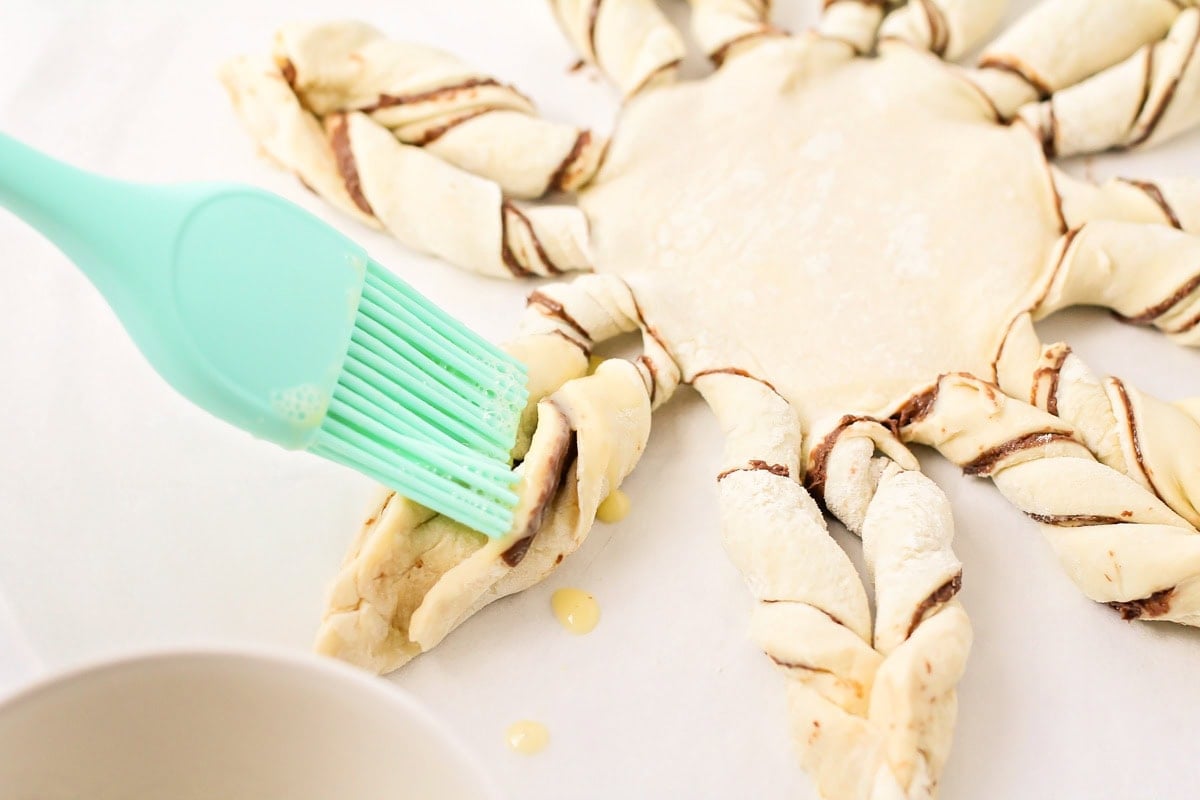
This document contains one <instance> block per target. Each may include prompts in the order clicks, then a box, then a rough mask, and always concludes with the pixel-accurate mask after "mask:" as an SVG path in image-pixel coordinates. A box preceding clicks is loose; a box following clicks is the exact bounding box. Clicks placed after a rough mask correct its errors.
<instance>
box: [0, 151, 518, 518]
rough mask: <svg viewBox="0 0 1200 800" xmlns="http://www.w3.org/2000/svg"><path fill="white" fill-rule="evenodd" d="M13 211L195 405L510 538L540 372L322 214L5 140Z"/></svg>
mask: <svg viewBox="0 0 1200 800" xmlns="http://www.w3.org/2000/svg"><path fill="white" fill-rule="evenodd" d="M0 205H3V206H5V207H7V208H9V209H10V210H12V211H14V212H15V213H16V214H17V215H18V216H20V217H21V218H23V219H24V220H25V221H27V222H28V223H30V224H31V225H33V226H34V227H35V228H37V229H38V230H39V231H41V232H42V233H43V234H44V235H45V236H47V237H48V238H49V239H50V240H51V241H53V242H54V243H55V244H56V245H58V247H59V248H60V249H61V250H62V251H63V252H64V253H65V254H66V255H67V256H68V257H69V258H70V259H71V260H72V261H74V262H75V264H76V265H78V266H79V268H80V269H81V270H83V272H84V273H85V274H86V275H87V276H88V278H90V279H91V281H92V283H93V284H95V286H96V288H97V289H99V290H100V292H101V294H103V296H104V298H105V299H106V300H107V301H108V303H109V304H110V305H111V306H112V308H113V310H114V311H115V312H116V313H117V316H118V317H119V318H120V319H121V322H122V323H123V324H124V325H125V328H126V329H127V330H128V331H129V334H130V336H132V338H133V340H134V342H135V343H136V344H137V346H138V347H139V348H140V349H141V351H142V353H143V354H144V355H145V356H146V358H147V359H148V360H149V361H150V363H151V364H152V365H153V366H154V368H155V369H156V370H157V371H158V372H159V373H160V374H161V375H162V376H163V377H164V378H165V379H166V380H167V381H168V382H169V383H170V384H171V385H172V386H174V387H175V388H176V389H177V390H178V391H179V392H180V393H182V394H183V395H184V396H185V397H187V398H188V399H190V400H191V401H193V402H194V403H196V404H197V405H199V406H201V407H202V408H204V409H207V410H208V411H210V412H211V413H213V414H215V415H216V416H218V417H220V418H221V419H224V420H226V421H228V422H231V423H233V424H234V425H236V426H238V427H239V428H242V429H243V430H246V431H248V432H250V433H252V434H254V435H255V436H258V437H260V438H263V439H267V440H269V441H272V442H275V443H276V444H279V445H282V446H283V447H286V448H289V449H293V450H307V451H309V452H311V453H316V454H317V455H320V456H324V457H325V458H328V459H331V460H333V461H336V462H339V463H341V464H345V465H347V466H349V467H352V468H354V469H356V470H358V471H359V472H362V473H363V474H365V475H368V476H370V477H372V478H374V479H376V480H377V481H379V482H380V483H383V484H384V485H386V486H388V487H391V488H393V489H395V490H396V491H398V492H400V493H402V494H404V495H405V496H406V497H410V498H412V499H413V500H416V501H417V502H419V503H421V504H423V505H426V506H428V507H430V508H432V509H434V510H436V511H439V512H441V513H443V514H446V515H447V516H449V517H452V518H453V519H456V520H458V521H459V522H462V523H463V524H464V525H467V526H469V527H471V528H474V529H475V530H478V531H481V532H483V533H486V534H488V535H490V536H501V535H503V534H504V533H506V532H507V531H508V529H509V527H510V526H511V523H512V516H513V509H514V507H515V506H516V502H517V496H516V494H515V492H514V490H513V483H514V481H515V476H514V474H513V471H512V469H511V466H510V456H509V451H510V450H511V449H512V446H513V444H514V442H515V440H516V431H517V423H518V420H519V418H520V415H521V411H522V409H523V408H524V406H525V402H526V399H527V392H526V389H525V370H524V367H523V366H522V365H521V364H520V363H519V362H517V361H516V360H514V359H513V358H512V357H510V356H509V355H507V354H506V353H504V352H503V351H501V350H500V349H498V348H497V347H495V346H494V345H492V344H491V343H489V342H487V341H486V340H484V339H482V338H481V337H479V336H478V335H476V334H475V333H473V332H471V331H470V330H468V329H467V328H466V327H465V326H464V325H462V324H461V323H460V322H458V321H457V320H455V319H453V318H452V317H450V316H449V315H447V314H446V313H444V312H443V311H441V310H440V309H438V308H436V307H435V306H433V305H432V304H431V303H430V302H429V301H428V300H426V299H425V298H423V297H422V296H420V295H419V294H417V293H416V292H415V291H413V290H412V289H411V288H410V287H408V286H407V285H405V284H404V283H403V282H402V281H400V280H399V279H397V278H396V277H395V276H394V275H392V274H390V273H389V272H388V271H387V270H385V269H383V268H382V267H381V266H379V265H378V264H377V263H375V262H374V261H372V260H371V259H370V258H368V257H367V254H366V253H365V252H364V251H363V250H362V248H360V247H359V246H358V245H356V244H354V242H352V241H350V240H349V239H347V238H346V237H345V236H343V235H341V234H340V233H338V232H337V231H336V230H334V229H333V228H331V227H330V226H328V225H327V224H325V223H324V222H322V221H321V220H319V219H317V218H316V217H314V216H313V215H311V214H309V213H308V212H307V211H304V210H303V209H301V208H299V207H297V206H295V205H293V204H291V203H290V202H288V201H286V200H284V199H282V198H280V197H277V196H276V195H273V194H270V193H268V192H264V191H261V190H258V189H253V188H250V187H245V186H237V185H231V184H216V183H194V184H180V185H176V186H165V185H149V184H135V183H127V182H122V181H117V180H113V179H110V178H105V177H101V176H99V175H94V174H91V173H88V172H84V171H82V170H79V169H76V168H74V167H71V166H68V165H66V164H63V163H61V162H58V161H55V160H54V159H51V158H49V157H48V156H46V155H43V154H42V153H39V152H37V151H36V150H33V149H31V148H29V147H27V146H25V145H23V144H21V143H19V142H17V141H15V140H13V139H11V138H9V137H7V136H4V135H3V134H0Z"/></svg>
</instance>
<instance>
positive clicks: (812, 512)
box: [696, 372, 970, 800]
mask: <svg viewBox="0 0 1200 800" xmlns="http://www.w3.org/2000/svg"><path fill="white" fill-rule="evenodd" d="M696 383H697V388H699V389H700V391H701V392H702V393H703V394H704V396H705V398H706V400H708V401H709V403H710V405H711V406H712V407H713V410H714V411H715V412H716V413H717V416H718V418H719V419H720V421H721V425H722V428H723V429H724V431H725V433H726V436H727V446H726V452H725V456H724V457H723V466H722V472H721V474H720V476H719V478H718V481H719V492H720V503H721V521H722V529H723V535H724V541H725V547H726V550H727V551H728V552H729V555H730V558H731V559H732V560H733V562H734V563H735V564H736V565H737V566H738V568H739V569H740V570H741V572H742V574H743V575H744V576H745V578H746V581H747V583H748V585H749V587H750V590H751V592H752V593H753V594H754V597H755V600H756V601H757V602H756V605H755V609H754V612H753V615H752V618H751V625H750V629H751V637H752V638H753V639H754V641H755V642H756V643H757V644H758V645H759V646H760V647H762V649H763V650H764V652H766V654H767V655H768V656H769V657H770V658H771V659H772V660H773V661H774V662H775V663H776V664H777V665H778V666H779V668H780V671H781V672H782V673H783V674H784V676H785V678H786V680H787V690H788V706H789V712H790V717H791V723H792V735H793V739H794V741H795V743H796V746H797V747H798V749H799V751H800V754H801V760H802V762H803V764H804V766H805V769H806V770H808V772H809V774H810V775H811V776H812V778H813V780H814V782H815V783H816V785H817V787H818V789H819V791H820V792H821V794H822V796H824V797H828V798H835V799H840V798H868V797H869V798H879V799H880V800H882V798H928V797H932V796H934V793H935V791H936V785H937V779H938V776H939V775H940V773H941V769H942V766H943V764H944V763H945V759H946V756H947V754H948V751H949V747H950V742H951V738H952V728H953V723H954V715H955V711H956V700H955V693H954V687H955V685H956V684H957V682H958V679H959V677H960V676H961V674H962V670H963V667H964V665H965V660H966V655H967V651H968V649H969V647H970V624H969V622H968V621H967V617H966V614H965V613H964V612H963V611H962V609H961V607H960V606H959V605H958V603H957V602H956V601H953V600H952V598H953V595H954V593H955V592H956V591H957V588H958V585H959V576H960V566H959V563H958V561H957V559H955V558H954V555H953V553H952V552H951V550H950V538H951V536H952V534H953V523H952V521H951V519H950V511H949V504H948V503H947V501H946V498H945V496H944V495H943V494H942V493H941V492H940V491H939V490H938V489H937V487H936V486H934V485H933V483H932V482H930V481H929V480H928V479H927V478H925V477H924V476H923V475H921V474H920V473H917V472H913V471H908V470H906V469H905V468H904V467H905V466H910V467H911V466H915V460H913V459H912V456H911V454H908V453H907V451H906V450H905V449H904V448H903V446H902V445H900V443H899V442H898V441H896V439H895V437H894V436H893V435H892V434H891V433H890V432H889V431H888V430H887V429H886V428H883V427H882V426H880V425H879V424H878V423H875V422H871V421H858V420H848V421H845V422H846V424H844V425H840V426H839V427H838V428H837V429H836V430H835V431H834V432H833V433H831V434H830V435H829V436H827V437H825V438H824V439H823V440H822V441H823V444H822V445H821V446H820V448H819V449H820V450H821V452H822V453H823V454H824V455H822V456H820V457H818V458H817V459H816V460H817V461H819V462H820V464H821V466H820V469H821V470H822V475H823V477H822V482H823V485H824V486H825V487H826V495H825V496H826V500H827V502H829V503H831V508H836V509H837V510H838V511H839V512H840V513H842V514H844V515H845V516H844V518H845V519H846V521H847V523H848V524H849V525H851V527H853V528H854V529H855V530H856V531H857V532H859V533H860V534H861V535H862V537H863V541H864V550H865V553H866V556H867V561H868V568H869V570H870V571H871V572H872V574H873V576H874V581H875V586H876V597H877V601H878V604H879V611H878V615H877V618H876V621H875V628H874V633H872V629H871V619H870V611H869V607H868V604H867V598H866V592H865V590H864V589H863V586H862V583H861V581H860V580H859V578H858V575H857V574H856V573H855V570H854V567H853V565H852V564H851V563H850V561H849V559H848V558H847V557H846V554H845V553H844V552H843V551H842V550H841V549H840V548H839V547H838V546H837V544H836V543H835V542H834V541H833V539H832V538H830V536H829V535H828V532H827V530H826V528H825V523H824V519H823V518H822V515H821V511H820V509H819V508H818V507H817V504H816V503H815V502H814V501H813V499H812V498H811V497H810V496H809V494H808V493H807V492H806V491H805V490H804V488H803V487H802V486H801V485H800V483H799V482H798V477H799V466H800V458H799V453H800V445H801V441H800V428H799V423H798V421H797V419H796V417H795V415H794V414H793V412H792V410H791V408H790V406H789V405H788V404H787V402H786V401H785V400H783V398H782V397H780V396H779V395H777V394H776V393H775V392H774V391H773V390H772V389H771V388H770V387H768V386H767V385H766V384H763V383H761V382H759V381H756V380H752V379H747V378H745V377H743V376H739V375H736V374H731V373H722V372H709V373H705V374H704V375H702V376H701V377H699V378H698V379H697V381H696ZM880 450H883V451H887V452H892V453H894V454H895V455H896V457H897V459H898V460H899V462H900V463H897V461H896V460H893V459H892V458H890V457H888V456H886V455H878V453H879V451H880ZM902 465H903V466H902ZM872 642H874V646H872Z"/></svg>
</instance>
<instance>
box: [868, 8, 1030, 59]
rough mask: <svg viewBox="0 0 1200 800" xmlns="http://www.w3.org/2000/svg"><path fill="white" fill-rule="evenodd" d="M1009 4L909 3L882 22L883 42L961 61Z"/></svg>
mask: <svg viewBox="0 0 1200 800" xmlns="http://www.w3.org/2000/svg"><path fill="white" fill-rule="evenodd" d="M1007 5H1008V0H910V2H908V3H906V4H905V5H902V6H900V7H899V8H897V9H896V10H895V11H893V12H892V13H890V14H888V15H887V17H886V18H884V20H883V26H882V27H881V28H880V29H879V38H881V39H903V40H904V41H906V42H910V43H911V44H914V45H916V46H917V47H924V48H926V49H928V50H930V51H932V52H933V53H935V54H936V55H939V56H942V57H943V58H948V59H956V58H959V57H961V56H962V55H963V54H965V53H966V52H967V51H969V50H970V49H971V48H973V47H974V46H975V45H977V44H979V43H980V42H981V41H983V38H984V37H985V36H987V35H988V33H990V32H991V31H992V29H993V28H995V27H996V24H997V23H998V22H999V21H1000V18H1001V17H1002V16H1003V15H1004V8H1005V6H1007Z"/></svg>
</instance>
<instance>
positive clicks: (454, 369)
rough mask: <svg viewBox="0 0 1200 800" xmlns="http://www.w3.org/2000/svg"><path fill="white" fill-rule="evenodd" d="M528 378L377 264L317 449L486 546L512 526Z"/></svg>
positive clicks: (371, 268) (370, 267) (368, 276)
mask: <svg viewBox="0 0 1200 800" xmlns="http://www.w3.org/2000/svg"><path fill="white" fill-rule="evenodd" d="M525 384H526V373H525V367H524V365H523V364H521V363H520V362H519V361H517V360H516V359H514V358H513V357H512V356H510V355H508V354H507V353H505V352H504V351H503V350H500V349H499V348H498V347H496V346H495V345H493V344H492V343H491V342H489V341H487V340H486V339H484V338H482V337H481V336H479V335H478V334H476V333H474V332H473V331H471V330H470V329H468V328H467V327H466V326H464V325H463V324H462V323H461V322H459V321H458V320H456V319H454V318H453V317H451V316H449V315H448V314H446V313H445V312H443V311H441V310H440V309H438V308H437V307H435V306H433V305H432V304H431V303H430V302H429V301H428V300H426V299H424V298H423V297H421V296H420V295H419V294H417V293H416V292H415V291H413V290H412V289H411V288H410V287H408V286H407V285H406V284H404V283H403V282H402V281H400V280H399V279H398V278H396V277H395V276H393V275H392V274H391V273H389V272H388V271H387V270H385V269H384V268H383V267H381V266H380V265H378V264H377V263H375V262H374V261H368V262H367V267H366V271H365V279H364V282H363V289H362V294H361V296H360V298H359V302H358V311H357V314H356V316H355V320H354V329H353V332H352V333H351V336H350V345H349V348H348V350H347V353H346V359H345V362H344V363H343V365H342V371H341V374H340V376H339V377H338V380H337V384H336V386H335V387H334V389H333V393H332V395H331V396H330V400H329V405H328V407H327V410H326V413H325V417H324V419H323V421H322V422H321V425H320V428H319V430H318V431H317V433H316V435H315V437H314V438H313V440H312V442H311V443H310V444H309V446H308V448H307V449H308V450H309V451H310V452H312V453H315V454H317V455H320V456H322V457H324V458H328V459H330V460H333V461H337V462H339V463H342V464H345V465H346V466H349V467H351V468H353V469H355V470H358V471H359V472H361V473H363V474H365V475H368V476H370V477H372V478H374V479H375V480H377V481H379V482H380V483H382V484H384V485H385V486H388V487H390V488H392V489H395V490H396V491H397V492H400V493H401V494H403V495H404V496H405V497H408V498H411V499H412V500H415V501H416V502H418V503H421V504H422V505H425V506H428V507H429V508H431V509H433V510H435V511H438V512H441V513H443V514H445V515H447V516H449V517H451V518H453V519H455V520H457V521H459V522H461V523H463V524H464V525H467V526H469V527H471V528H474V529H475V530H477V531H480V532H481V533H484V534H487V535H488V536H503V535H504V534H505V533H507V532H508V530H509V528H510V527H511V526H512V520H513V510H514V508H515V507H516V503H517V495H516V493H515V492H514V491H513V484H514V482H515V481H516V476H515V474H514V473H513V471H512V468H511V457H510V451H511V450H512V447H513V445H514V443H515V442H516V438H517V426H518V424H519V422H520V419H521V412H522V411H523V410H524V408H525V404H526V401H527V400H528V397H529V393H528V391H526V389H525Z"/></svg>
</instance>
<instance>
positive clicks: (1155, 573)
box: [898, 375, 1200, 625]
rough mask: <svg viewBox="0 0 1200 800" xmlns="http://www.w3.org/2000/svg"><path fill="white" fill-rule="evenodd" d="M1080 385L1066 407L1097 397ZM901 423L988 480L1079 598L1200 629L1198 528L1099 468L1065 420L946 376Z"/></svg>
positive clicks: (914, 437) (970, 380) (912, 434)
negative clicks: (1034, 526) (1041, 538)
mask: <svg viewBox="0 0 1200 800" xmlns="http://www.w3.org/2000/svg"><path fill="white" fill-rule="evenodd" d="M1085 384H1086V382H1081V383H1080V385H1078V386H1075V387H1073V388H1072V391H1073V392H1076V393H1077V394H1076V395H1075V398H1074V399H1073V400H1072V402H1079V403H1081V404H1085V403H1087V402H1089V399H1094V397H1095V395H1094V391H1091V390H1090V389H1089V387H1088V386H1086V385H1085ZM1060 392H1061V389H1060ZM1089 392H1091V398H1089ZM898 422H899V424H901V425H902V426H903V428H904V431H905V433H906V435H907V436H908V437H909V438H911V439H912V440H913V441H917V442H920V443H922V444H928V445H932V446H933V447H936V448H937V449H938V451H939V452H941V453H942V454H943V455H945V456H946V457H947V458H948V459H950V460H951V461H953V462H954V463H956V464H959V465H960V466H962V468H963V470H964V472H966V473H967V474H968V475H981V476H990V477H991V478H992V480H993V481H995V483H996V486H997V488H999V489H1000V492H1001V493H1002V494H1003V495H1004V496H1005V497H1007V498H1008V499H1009V501H1010V502H1012V503H1013V504H1014V505H1016V506H1017V507H1018V508H1019V509H1021V510H1022V511H1023V512H1025V514H1027V515H1028V516H1030V517H1031V518H1032V519H1034V520H1036V521H1037V522H1038V523H1039V524H1040V525H1041V528H1042V531H1043V533H1044V534H1045V536H1046V538H1047V540H1048V541H1049V542H1050V544H1051V546H1052V547H1053V548H1054V550H1055V552H1056V553H1057V554H1058V557H1059V560H1060V561H1061V562H1062V563H1063V566H1064V567H1065V568H1066V570H1067V572H1068V574H1070V576H1071V578H1072V579H1073V580H1074V581H1075V583H1076V584H1077V585H1078V586H1079V587H1080V589H1082V590H1083V593H1084V594H1085V595H1087V596H1088V597H1090V598H1091V599H1093V600H1096V601H1098V602H1101V603H1108V604H1109V605H1111V606H1113V607H1114V608H1116V609H1117V610H1118V611H1120V612H1121V614H1122V615H1123V616H1125V617H1126V618H1129V619H1132V618H1135V617H1141V618H1146V619H1162V620H1172V621H1175V622H1181V623H1184V624H1189V625H1196V624H1200V536H1198V535H1197V533H1196V529H1195V528H1193V527H1192V526H1191V525H1189V524H1188V522H1187V521H1186V520H1185V519H1183V518H1182V517H1180V516H1179V515H1178V514H1176V513H1175V512H1174V511H1172V510H1171V509H1170V508H1168V507H1167V505H1166V504H1165V503H1163V501H1162V500H1160V499H1159V498H1158V497H1156V496H1155V495H1154V493H1153V492H1151V491H1148V490H1147V489H1146V488H1145V487H1144V486H1142V485H1140V484H1139V483H1138V482H1137V481H1136V480H1134V479H1133V478H1131V477H1129V476H1128V475H1126V474H1122V473H1121V472H1118V471H1116V470H1115V469H1111V468H1109V467H1107V466H1105V465H1104V464H1101V463H1099V462H1097V461H1096V459H1095V458H1093V456H1092V453H1091V451H1090V450H1089V449H1088V448H1087V447H1086V446H1084V444H1082V443H1081V442H1080V441H1078V440H1077V439H1076V438H1075V432H1074V430H1073V429H1072V428H1071V426H1070V425H1068V424H1067V423H1066V422H1065V421H1063V420H1062V419H1059V418H1058V417H1056V416H1054V415H1052V414H1049V413H1047V412H1045V411H1043V410H1041V409H1038V408H1035V407H1033V406H1031V405H1028V404H1026V403H1023V402H1021V401H1019V400H1014V399H1012V398H1010V397H1007V396H1005V395H1004V394H1003V393H1001V392H1000V390H999V389H998V388H997V387H995V386H993V385H991V384H988V383H984V382H983V381H980V380H978V379H977V378H974V377H971V376H967V375H946V376H943V377H942V378H941V379H940V380H939V381H938V383H937V384H936V385H935V386H934V387H933V388H932V389H930V390H929V391H927V392H926V393H924V394H922V395H918V396H917V397H915V398H914V399H913V400H912V401H910V403H909V404H908V405H907V406H906V408H905V409H904V410H903V412H902V413H901V414H900V415H899V420H898Z"/></svg>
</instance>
